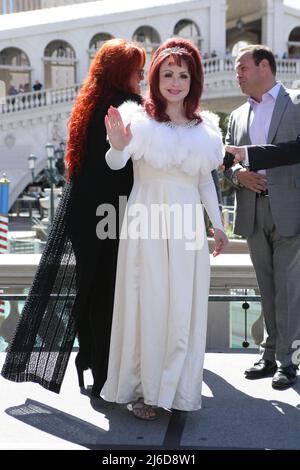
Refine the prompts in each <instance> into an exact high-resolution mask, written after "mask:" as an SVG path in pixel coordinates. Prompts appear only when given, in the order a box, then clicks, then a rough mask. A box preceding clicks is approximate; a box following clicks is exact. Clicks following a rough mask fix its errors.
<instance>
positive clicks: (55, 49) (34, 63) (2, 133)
mask: <svg viewBox="0 0 300 470" xmlns="http://www.w3.org/2000/svg"><path fill="white" fill-rule="evenodd" d="M9 2H10V3H9ZM298 3H300V2H298ZM8 4H9V5H10V6H11V8H12V11H15V10H14V8H16V9H17V8H18V10H16V11H19V13H11V14H8V13H9V11H10V10H9V11H8ZM293 5H296V3H295V2H294V1H293V0H252V1H251V2H245V1H242V2H241V1H240V0H143V2H139V1H137V0H127V1H126V2H123V1H118V0H100V1H96V2H90V1H87V2H81V3H78V2H76V1H74V0H6V1H4V2H3V10H2V13H3V12H4V6H5V8H6V13H7V14H2V15H0V97H2V99H1V103H0V113H1V123H0V152H1V153H0V155H1V156H0V158H1V160H2V164H1V169H2V168H3V169H4V170H6V172H7V173H9V172H10V175H9V176H10V177H11V179H12V185H11V191H12V193H11V198H12V200H13V199H14V198H16V197H17V195H18V193H19V192H20V191H21V190H22V189H23V187H24V186H25V185H26V184H27V183H28V182H29V180H30V172H29V171H28V170H27V167H26V166H27V156H28V155H29V154H30V153H35V154H36V155H37V157H38V161H37V164H38V167H40V168H42V167H43V166H44V165H45V162H46V161H45V155H44V145H45V143H46V142H47V141H49V140H51V141H54V142H58V141H59V140H60V139H65V138H66V123H67V119H68V116H69V113H70V109H71V106H72V103H73V99H74V96H75V94H76V91H77V90H78V88H79V85H80V83H82V81H83V79H84V77H85V76H86V74H87V71H88V68H89V65H90V62H91V60H92V58H93V57H94V55H95V52H96V51H97V50H98V49H99V47H100V46H101V44H102V43H103V42H104V41H105V40H107V39H109V38H112V37H124V38H128V39H134V40H136V41H138V42H140V43H142V44H143V45H144V46H145V48H146V51H147V60H148V61H149V60H150V59H151V56H152V54H153V51H154V50H155V48H156V47H157V46H158V45H159V44H160V43H161V42H162V41H164V40H165V39H167V38H168V37H171V36H182V37H186V38H189V39H191V40H192V41H193V42H194V43H195V44H196V45H197V46H198V48H199V50H200V51H201V53H202V57H203V59H204V60H203V62H204V72H205V87H204V94H203V104H204V106H205V107H206V108H208V109H212V110H214V111H222V112H230V111H231V110H232V109H233V108H235V107H236V106H237V105H239V104H240V103H242V102H243V101H244V99H245V98H244V97H243V96H242V95H241V93H240V90H239V88H238V87H237V83H236V80H235V73H234V60H233V56H234V55H235V54H236V52H237V50H238V48H239V47H240V46H241V45H244V44H247V43H265V44H267V45H268V46H269V47H271V48H272V49H273V51H274V53H275V54H276V57H277V65H278V78H279V79H280V80H281V81H282V82H283V83H284V84H285V85H286V86H288V87H294V88H297V87H299V88H300V4H299V7H298V8H295V7H293ZM21 10H25V11H21ZM146 67H147V65H146ZM37 82H39V83H40V84H42V90H41V91H40V93H39V94H37V92H33V85H34V84H36V83H37ZM1 160H0V161H1ZM21 174H22V176H21Z"/></svg>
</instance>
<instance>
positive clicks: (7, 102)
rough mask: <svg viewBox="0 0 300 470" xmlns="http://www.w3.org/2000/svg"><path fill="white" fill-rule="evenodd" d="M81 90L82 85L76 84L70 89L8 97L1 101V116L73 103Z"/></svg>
mask: <svg viewBox="0 0 300 470" xmlns="http://www.w3.org/2000/svg"><path fill="white" fill-rule="evenodd" d="M79 88H80V85H78V84H76V85H74V86H72V87H68V88H59V89H47V90H40V91H34V92H30V93H19V94H17V95H11V96H6V97H4V98H1V100H0V114H7V113H14V112H18V111H28V110H30V109H33V108H39V107H45V106H51V105H56V104H60V103H69V102H70V103H72V102H73V101H74V99H75V96H76V95H77V93H78V91H79Z"/></svg>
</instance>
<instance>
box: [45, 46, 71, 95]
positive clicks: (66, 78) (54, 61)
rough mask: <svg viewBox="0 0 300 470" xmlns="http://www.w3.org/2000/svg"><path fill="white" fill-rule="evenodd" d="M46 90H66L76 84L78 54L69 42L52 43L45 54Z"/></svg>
mask: <svg viewBox="0 0 300 470" xmlns="http://www.w3.org/2000/svg"><path fill="white" fill-rule="evenodd" d="M43 60H44V67H45V88H65V87H69V86H72V85H74V83H76V62H77V60H76V54H75V50H74V49H73V47H72V46H71V45H70V44H69V43H68V42H67V41H60V40H55V41H51V42H50V43H49V44H48V45H47V46H46V48H45V52H44V57H43Z"/></svg>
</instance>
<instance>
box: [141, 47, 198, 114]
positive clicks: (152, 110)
mask: <svg viewBox="0 0 300 470" xmlns="http://www.w3.org/2000/svg"><path fill="white" fill-rule="evenodd" d="M173 48H176V49H175V50H173V51H172V50H170V51H166V52H164V51H165V50H166V49H173ZM167 58H171V59H172V60H173V61H174V62H175V63H176V65H179V66H180V65H181V61H182V60H184V61H185V62H186V64H187V66H188V70H189V72H190V74H191V87H190V91H189V93H188V95H187V96H186V98H185V99H184V108H185V115H186V117H187V119H195V118H196V119H199V121H200V122H201V118H200V116H199V114H198V113H197V112H198V111H199V108H200V98H201V95H202V91H203V67H202V62H201V57H200V54H199V51H198V49H197V48H196V46H194V44H193V43H192V42H190V41H188V40H187V39H183V38H170V39H167V40H166V41H165V42H164V43H163V44H162V45H161V46H160V47H159V48H158V49H157V50H156V51H155V53H154V55H153V58H152V61H151V64H150V68H149V73H148V81H149V92H148V98H147V100H146V101H145V104H144V106H145V109H146V111H147V113H148V114H149V115H150V116H151V117H153V118H154V119H155V120H156V121H160V122H166V121H170V117H169V116H168V114H167V113H166V106H167V103H166V100H165V99H164V97H163V96H162V95H161V93H160V91H159V69H160V66H161V64H162V63H163V62H164V61H165V60H166V59H167Z"/></svg>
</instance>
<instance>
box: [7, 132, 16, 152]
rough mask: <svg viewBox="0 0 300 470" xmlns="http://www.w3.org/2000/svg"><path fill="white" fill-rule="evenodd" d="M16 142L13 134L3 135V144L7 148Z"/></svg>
mask: <svg viewBox="0 0 300 470" xmlns="http://www.w3.org/2000/svg"><path fill="white" fill-rule="evenodd" d="M15 143H16V138H15V136H14V135H13V134H7V135H6V136H5V137H4V144H5V146H6V147H7V148H9V149H10V148H12V147H13V146H14V145H15Z"/></svg>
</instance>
